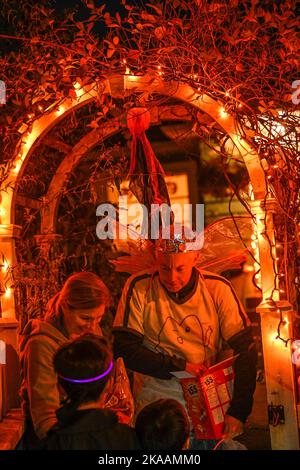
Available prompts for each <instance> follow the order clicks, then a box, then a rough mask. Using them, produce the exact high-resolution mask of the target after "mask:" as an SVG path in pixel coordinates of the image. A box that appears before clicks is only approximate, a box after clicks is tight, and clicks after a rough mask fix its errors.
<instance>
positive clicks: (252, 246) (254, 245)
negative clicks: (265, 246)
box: [251, 242, 257, 250]
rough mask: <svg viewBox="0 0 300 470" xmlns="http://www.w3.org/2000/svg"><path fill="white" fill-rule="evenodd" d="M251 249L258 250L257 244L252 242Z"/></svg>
mask: <svg viewBox="0 0 300 470" xmlns="http://www.w3.org/2000/svg"><path fill="white" fill-rule="evenodd" d="M251 248H253V250H256V248H257V244H256V242H251Z"/></svg>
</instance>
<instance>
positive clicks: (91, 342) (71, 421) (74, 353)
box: [43, 334, 139, 450]
mask: <svg viewBox="0 0 300 470" xmlns="http://www.w3.org/2000/svg"><path fill="white" fill-rule="evenodd" d="M54 370H55V372H56V373H57V375H58V385H59V387H60V388H61V389H62V391H63V392H65V395H66V399H65V402H64V405H63V406H62V407H61V408H60V409H59V410H58V411H57V413H56V414H57V419H58V424H57V425H55V426H54V427H53V428H52V429H51V430H50V431H49V433H48V437H47V438H46V439H45V440H44V443H43V448H44V449H45V450H126V449H128V450H134V449H138V448H139V445H138V441H137V438H136V435H135V431H134V430H133V429H131V428H130V427H129V426H126V425H124V424H119V423H118V418H117V416H116V415H115V414H114V413H113V412H112V411H109V410H105V409H104V408H103V406H104V403H103V398H102V397H101V393H102V392H103V390H104V388H105V385H106V383H107V381H108V379H109V377H110V373H111V371H112V370H113V360H112V353H111V350H110V348H109V347H108V345H107V343H106V341H105V340H104V339H103V338H101V337H98V336H95V335H91V334H85V335H83V336H81V337H79V338H77V339H76V340H74V341H71V342H68V343H66V344H64V345H63V346H61V347H60V348H59V349H58V351H57V352H56V354H55V356H54Z"/></svg>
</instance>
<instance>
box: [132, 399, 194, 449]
mask: <svg viewBox="0 0 300 470" xmlns="http://www.w3.org/2000/svg"><path fill="white" fill-rule="evenodd" d="M135 430H136V433H137V436H138V438H139V440H140V443H141V446H142V448H143V449H144V450H170V451H175V450H181V449H186V448H187V447H188V442H189V434H190V424H189V418H188V415H187V413H186V411H185V409H184V408H183V406H182V405H181V404H180V403H179V402H178V401H176V400H171V399H161V400H157V401H155V402H153V403H150V405H147V406H145V408H143V409H142V410H141V411H140V413H139V414H138V416H137V419H136V423H135Z"/></svg>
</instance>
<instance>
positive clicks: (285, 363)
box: [0, 75, 298, 448]
mask: <svg viewBox="0 0 300 470" xmlns="http://www.w3.org/2000/svg"><path fill="white" fill-rule="evenodd" d="M99 90H101V93H108V94H110V95H112V96H121V95H122V93H123V92H124V90H132V91H133V90H134V91H143V90H148V91H151V92H153V93H158V94H161V95H166V96H169V97H174V98H176V99H178V100H180V101H182V102H184V103H186V104H189V105H192V106H194V107H195V108H198V109H199V110H201V111H203V112H205V113H207V114H209V115H210V116H211V117H212V118H213V119H214V120H215V121H216V122H217V123H218V124H219V125H220V126H221V127H222V128H223V129H224V130H225V131H226V133H227V134H228V135H229V136H230V138H231V139H232V141H233V142H234V144H235V146H236V147H237V149H238V150H239V152H240V154H241V155H242V157H243V159H244V162H245V165H246V168H247V170H248V173H249V178H250V181H251V184H252V188H253V194H254V199H253V201H252V210H253V214H254V215H255V216H256V220H257V230H258V232H259V233H260V235H259V236H258V247H259V255H260V264H261V284H262V291H263V302H262V304H261V305H260V307H259V311H260V312H261V313H262V333H263V344H264V358H265V370H266V376H267V389H268V396H269V399H270V401H272V396H273V395H274V393H277V394H278V393H279V394H280V403H281V404H283V406H284V408H285V417H286V420H287V423H288V424H287V425H286V426H285V428H284V430H280V429H275V428H274V430H272V442H273V447H274V448H276V447H278V448H283V446H284V448H298V426H297V414H296V405H295V395H294V386H295V384H294V375H293V374H294V373H293V365H292V362H291V353H292V351H291V345H290V344H289V345H288V346H287V347H285V346H284V345H283V344H281V343H280V344H279V345H277V346H276V347H275V348H272V347H271V345H270V335H273V336H272V339H273V337H274V332H276V329H277V325H278V313H279V312H280V311H281V310H282V311H283V310H284V312H285V317H286V320H287V323H286V325H287V326H286V328H287V329H288V328H289V326H288V325H289V324H291V321H292V307H291V305H289V304H288V303H285V304H282V303H280V300H279V293H278V295H277V296H276V297H274V299H275V300H276V301H278V304H277V305H276V306H275V307H274V303H272V304H271V305H269V304H268V299H269V298H270V297H272V294H273V290H274V278H275V271H274V265H273V260H272V257H271V256H270V241H271V245H272V248H271V249H272V250H275V248H274V246H275V236H274V226H273V213H274V212H275V211H276V210H277V207H276V204H275V201H274V200H273V199H272V198H269V197H268V191H267V187H266V179H265V174H264V171H263V169H262V167H261V162H260V158H259V156H258V154H257V153H256V151H255V150H254V149H253V148H252V147H251V146H250V145H249V144H248V143H247V141H246V140H245V139H244V138H243V137H241V136H240V135H239V132H238V130H237V128H236V125H235V121H234V117H233V116H231V115H230V114H228V113H227V112H225V110H224V108H223V105H222V104H221V103H218V102H217V101H215V100H213V99H212V98H210V97H208V96H207V95H201V94H199V93H198V92H196V91H195V90H194V89H193V88H191V87H190V86H189V85H186V84H181V83H177V82H164V81H163V80H162V79H161V78H157V77H153V76H134V75H120V76H114V77H111V78H110V79H107V80H105V81H103V82H100V83H97V84H94V85H91V86H89V87H87V88H83V89H78V88H77V90H76V91H77V99H68V100H65V101H63V102H62V103H60V104H59V108H58V110H54V111H52V112H50V113H49V114H45V115H43V116H42V117H41V118H39V119H37V120H36V121H35V122H34V123H33V127H32V130H31V131H30V132H29V133H28V134H27V135H26V137H25V139H23V140H22V141H21V142H20V146H19V148H18V152H17V154H16V155H15V158H14V168H13V169H12V171H11V173H10V175H9V178H8V181H7V182H6V183H8V184H9V189H8V190H7V191H6V192H3V194H2V211H1V214H2V218H1V224H2V225H1V245H0V246H1V250H2V253H3V254H4V256H5V259H6V260H7V266H9V265H12V264H14V262H15V244H14V238H15V237H16V231H17V229H18V227H16V226H15V225H14V207H15V197H16V191H15V188H16V187H17V185H18V181H19V179H20V177H21V175H22V172H23V171H24V168H25V166H26V163H27V162H28V160H29V158H30V154H31V152H32V150H33V148H34V146H35V144H36V142H37V139H38V138H40V137H41V136H42V135H45V134H46V133H47V132H48V131H49V130H50V129H51V128H52V127H53V126H54V125H55V123H57V122H58V121H59V120H60V119H62V118H63V117H64V116H65V115H67V114H68V113H70V112H71V111H72V110H74V109H75V108H77V107H80V106H84V105H85V104H87V103H88V102H90V101H92V100H94V99H96V97H97V96H98V93H99ZM119 129H120V123H119V122H118V121H112V122H110V123H108V124H107V126H105V130H104V131H103V133H102V138H105V137H106V136H108V135H111V134H112V133H114V132H118V131H119ZM90 137H91V136H90ZM94 137H95V138H96V139H97V138H99V135H98V136H96V133H94ZM92 141H93V139H91V142H92ZM83 145H84V142H80V144H79V145H78V147H76V148H74V149H73V152H72V153H71V154H70V155H68V156H67V158H66V159H65V160H63V162H62V164H61V167H60V169H59V171H58V172H57V174H56V175H55V177H54V179H53V181H52V183H51V186H50V188H49V193H48V197H49V203H50V205H49V212H48V213H46V214H45V215H44V221H43V224H44V225H43V230H45V231H44V233H47V232H48V233H51V229H52V227H53V220H54V216H55V211H56V205H57V198H56V197H55V194H59V189H60V188H61V187H62V186H63V184H64V183H65V181H66V177H67V176H66V175H67V173H68V170H69V169H70V168H71V167H72V165H74V164H76V162H77V160H79V159H80V155H81V154H82V149H83V148H84V147H83ZM264 234H267V237H266V236H264ZM7 266H6V268H7ZM8 293H9V295H6V296H4V298H3V302H2V311H3V315H2V316H3V317H12V318H14V297H13V295H11V292H10V290H9V291H8ZM271 355H272V357H271ZM276 390H277V392H276ZM278 390H279V392H278ZM291 436H293V441H291Z"/></svg>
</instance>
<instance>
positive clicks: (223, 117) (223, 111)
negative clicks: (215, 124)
mask: <svg viewBox="0 0 300 470" xmlns="http://www.w3.org/2000/svg"><path fill="white" fill-rule="evenodd" d="M227 117H228V113H226V111H225V109H224V108H220V118H222V119H225V118H227Z"/></svg>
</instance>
